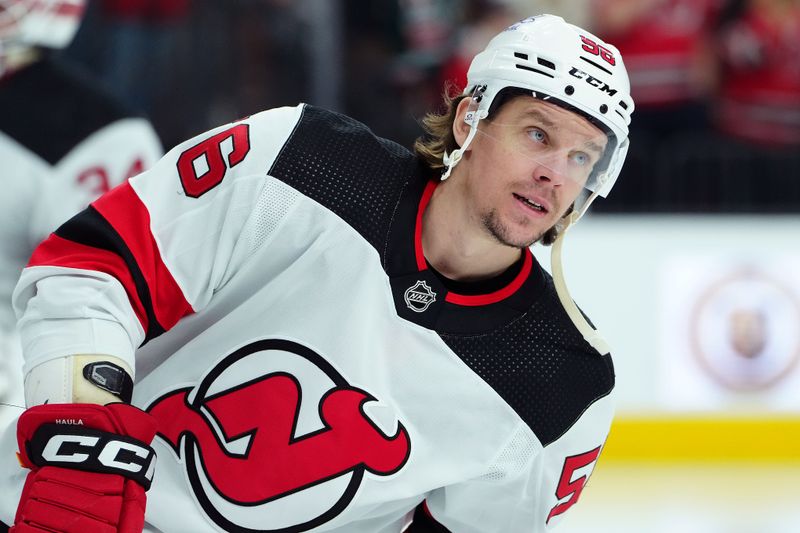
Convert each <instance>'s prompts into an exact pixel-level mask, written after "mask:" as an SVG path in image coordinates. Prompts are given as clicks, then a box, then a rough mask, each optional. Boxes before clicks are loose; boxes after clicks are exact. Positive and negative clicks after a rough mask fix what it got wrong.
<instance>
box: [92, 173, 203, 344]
mask: <svg viewBox="0 0 800 533" xmlns="http://www.w3.org/2000/svg"><path fill="white" fill-rule="evenodd" d="M92 207H94V208H95V209H96V210H97V211H98V212H99V213H100V214H101V215H102V216H103V218H105V219H106V220H107V221H108V223H109V224H111V226H112V227H113V228H114V230H115V231H116V233H117V234H118V235H119V237H120V238H121V239H122V241H123V242H124V244H125V246H126V248H127V249H128V250H129V251H130V253H131V255H132V256H133V261H134V263H135V265H136V266H137V267H138V269H139V270H140V271H141V275H142V277H143V278H144V281H145V284H146V286H147V289H148V292H149V296H150V300H151V302H152V306H153V314H154V315H155V318H156V320H157V321H158V323H159V324H160V325H161V326H162V327H163V328H164V329H165V330H168V329H170V328H171V327H172V326H174V325H175V324H176V323H177V322H178V320H180V319H181V318H182V317H184V316H186V315H188V314H191V313H193V312H194V310H193V309H192V306H191V305H190V304H189V302H188V301H187V300H186V297H185V296H184V294H183V291H182V290H181V288H180V286H179V285H178V283H177V282H176V281H175V278H174V277H173V276H172V273H171V272H170V271H169V269H168V268H167V266H166V265H165V264H164V261H163V259H162V258H161V253H160V251H159V249H158V246H157V245H156V241H155V239H154V238H153V234H152V232H151V230H150V213H149V212H148V211H147V208H146V207H145V205H144V204H143V203H142V201H141V199H140V198H139V196H138V195H137V194H136V192H135V191H134V190H133V188H132V187H131V185H130V183H128V182H125V183H124V184H122V185H120V186H119V187H117V188H115V189H114V190H112V191H111V192H109V193H107V194H105V195H103V196H102V197H100V198H99V199H98V200H97V201H95V202H94V203H93V204H92Z"/></svg>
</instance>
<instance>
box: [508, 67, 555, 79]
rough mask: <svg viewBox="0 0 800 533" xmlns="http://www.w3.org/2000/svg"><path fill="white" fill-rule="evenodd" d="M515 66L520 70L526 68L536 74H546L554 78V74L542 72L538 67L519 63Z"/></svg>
mask: <svg viewBox="0 0 800 533" xmlns="http://www.w3.org/2000/svg"><path fill="white" fill-rule="evenodd" d="M515 66H516V67H517V68H518V69H521V70H528V71H530V72H535V73H536V74H541V75H542V76H547V77H548V78H555V76H553V75H552V74H550V73H549V72H542V71H541V70H539V69H536V68H533V67H529V66H527V65H519V64H517V65H515Z"/></svg>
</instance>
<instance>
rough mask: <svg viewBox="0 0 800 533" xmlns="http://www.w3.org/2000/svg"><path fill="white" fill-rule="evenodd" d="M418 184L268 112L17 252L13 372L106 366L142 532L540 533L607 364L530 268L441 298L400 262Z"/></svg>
mask: <svg viewBox="0 0 800 533" xmlns="http://www.w3.org/2000/svg"><path fill="white" fill-rule="evenodd" d="M437 183H438V181H437V180H436V179H431V178H430V176H429V173H428V172H427V171H426V169H424V168H423V167H422V166H421V165H420V163H419V162H418V160H417V159H416V158H415V157H414V156H413V155H412V154H411V153H409V152H408V151H407V150H405V149H404V148H402V147H400V146H398V145H396V144H394V143H392V142H389V141H386V140H384V139H380V138H377V137H375V136H374V135H372V134H371V132H370V131H369V130H368V129H366V128H365V127H364V126H363V125H361V124H359V123H357V122H355V121H353V120H351V119H349V118H347V117H344V116H341V115H338V114H334V113H331V112H327V111H324V110H321V109H318V108H314V107H311V106H298V107H295V108H281V109H274V110H270V111H266V112H263V113H259V114H257V115H254V116H252V117H249V118H247V119H244V120H242V121H239V122H236V123H233V124H228V125H226V126H222V127H220V128H217V129H215V130H212V131H210V132H209V133H207V134H204V135H201V136H199V137H197V138H195V139H192V140H190V141H187V142H186V143H184V144H182V145H180V146H178V147H176V148H175V149H174V150H172V151H171V152H170V153H168V154H167V155H166V156H165V157H164V158H163V159H162V160H161V161H160V162H159V163H158V164H157V165H156V166H155V167H154V168H153V169H152V170H151V171H148V172H146V173H144V174H142V175H140V176H138V177H136V178H133V179H132V180H130V182H129V183H128V184H125V185H122V186H120V187H118V188H116V189H115V190H113V191H112V192H110V193H109V194H107V195H105V196H104V197H102V198H101V199H100V200H98V201H96V202H95V203H94V204H92V207H90V208H89V209H88V210H86V211H84V212H83V213H81V214H80V215H78V216H76V217H74V218H73V219H71V220H70V221H69V222H68V223H66V224H65V225H63V226H62V227H61V228H60V229H58V230H57V231H56V232H55V233H54V234H53V235H51V237H50V238H49V239H48V240H47V241H45V242H44V243H43V244H42V245H41V246H40V247H39V248H38V249H37V251H36V252H35V253H34V256H33V258H32V259H31V263H30V265H29V267H28V268H27V269H26V270H25V272H24V273H23V276H22V279H21V280H20V283H19V285H18V286H17V290H16V292H15V306H16V309H17V311H18V313H20V314H21V317H22V318H21V322H20V327H21V331H22V337H23V343H24V349H25V355H26V359H27V363H28V364H29V365H35V364H37V363H40V362H44V361H47V360H49V359H52V358H56V357H60V356H64V355H68V354H73V353H108V354H114V355H117V356H119V357H122V358H125V359H126V360H127V361H128V362H129V363H130V365H131V366H133V365H134V363H135V366H136V369H137V376H136V382H137V384H136V389H135V392H134V400H133V402H134V404H136V405H138V406H139V407H141V408H143V409H146V410H147V411H149V412H150V413H151V414H152V415H153V416H155V417H156V419H157V420H158V422H159V434H158V436H157V437H156V439H155V441H154V447H155V449H156V451H157V453H158V467H157V470H156V475H155V480H154V483H153V486H152V488H151V490H150V492H149V496H148V508H147V515H146V519H147V523H148V525H147V528H149V529H146V530H147V531H153V532H155V531H162V532H184V531H187V532H188V531H191V532H202V531H242V532H246V531H269V532H277V531H280V532H302V531H335V532H342V533H344V532H347V533H383V532H387V533H388V532H393V533H397V532H400V531H403V530H404V529H405V528H407V527H408V524H409V522H410V521H411V518H412V516H413V514H414V510H415V509H417V508H420V509H421V511H420V512H418V513H417V514H418V516H420V517H431V518H432V519H433V520H434V521H435V522H436V523H438V524H440V526H435V527H437V528H439V529H441V530H442V531H445V529H442V528H447V530H450V531H454V532H458V533H469V532H475V533H477V532H480V533H488V532H498V533H501V532H502V533H516V532H520V533H522V532H528V533H534V532H543V531H548V530H549V529H550V528H551V527H552V526H554V525H556V524H558V522H559V521H560V520H561V519H562V518H563V516H564V515H563V513H564V512H565V511H566V510H567V509H568V508H569V507H570V506H571V505H572V504H574V503H575V501H576V500H577V499H578V496H579V495H580V493H581V491H582V490H583V487H584V484H585V482H586V479H587V478H588V476H589V474H590V473H591V471H592V469H593V468H594V465H595V463H596V460H597V458H598V455H599V453H600V450H601V448H602V446H603V443H604V441H605V438H606V435H607V432H608V428H609V425H610V422H611V417H612V412H613V406H612V390H613V385H614V375H613V368H612V365H611V360H610V358H609V357H608V356H600V355H598V354H597V353H596V352H595V351H594V350H593V349H592V348H591V347H590V346H589V345H588V344H586V343H585V341H584V340H583V339H582V337H581V335H580V334H579V333H578V331H577V330H576V329H575V328H574V326H573V325H572V323H571V322H570V320H569V318H568V317H567V315H566V313H565V312H564V311H563V310H562V308H561V306H560V304H559V302H558V298H557V296H556V294H555V290H554V288H553V284H552V280H551V279H550V277H549V276H548V275H547V274H546V272H545V271H544V270H543V269H542V268H541V267H540V266H539V265H538V263H537V262H536V261H535V260H534V258H533V257H532V255H531V254H530V253H529V252H527V253H526V254H525V257H524V260H523V261H522V264H521V266H520V268H519V272H518V273H517V274H516V275H515V276H513V277H512V279H510V280H509V282H508V283H507V284H505V285H504V286H502V287H499V288H495V289H494V290H492V291H491V292H489V293H485V294H460V293H457V292H454V291H448V289H447V286H446V284H445V283H443V282H442V280H440V278H439V277H438V276H437V275H435V273H433V272H431V270H430V269H429V268H428V267H427V264H426V262H425V257H424V250H423V249H422V244H421V242H422V241H421V215H422V213H423V212H424V210H425V207H426V205H427V202H428V200H429V199H430V197H431V194H432V193H433V191H434V189H435V188H436V186H437ZM143 343H144V345H143V346H142V344H143ZM140 346H141V347H140ZM12 433H13V431H10V430H9V431H7V432H6V434H5V435H4V436H3V437H2V440H0V446H2V447H3V449H4V450H5V452H8V453H3V454H1V455H0V457H5V459H2V461H4V463H3V464H2V465H0V476H2V477H0V481H1V482H2V485H1V486H2V487H3V488H8V489H14V490H6V491H4V492H3V494H6V495H8V494H10V493H14V492H16V493H18V491H19V490H20V487H21V483H22V480H23V479H24V474H25V472H24V471H21V470H20V469H19V467H18V466H17V465H16V464H13V465H12V464H11V463H12V461H13V459H11V458H12V457H13V454H12V453H10V452H11V451H13V450H12V449H11V448H13V447H14V446H15V442H14V441H13V435H10V434H12ZM13 462H14V463H15V461H13ZM15 504H16V502H15V501H7V500H3V502H2V506H1V507H0V519H5V520H9V519H10V517H11V516H12V514H13V511H14V507H15ZM416 527H417V526H412V528H416Z"/></svg>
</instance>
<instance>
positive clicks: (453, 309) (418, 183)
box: [384, 170, 545, 334]
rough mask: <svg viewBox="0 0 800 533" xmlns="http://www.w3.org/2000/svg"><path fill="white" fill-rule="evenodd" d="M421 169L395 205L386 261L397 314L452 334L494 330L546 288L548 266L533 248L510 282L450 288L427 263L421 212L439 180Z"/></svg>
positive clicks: (530, 302) (525, 308) (527, 306)
mask: <svg viewBox="0 0 800 533" xmlns="http://www.w3.org/2000/svg"><path fill="white" fill-rule="evenodd" d="M425 174H426V172H425V171H423V170H420V172H419V173H418V175H417V176H416V177H415V178H413V179H412V180H411V181H410V182H409V183H408V184H407V186H406V188H405V190H404V191H403V195H402V197H401V199H400V201H399V203H398V205H397V207H396V209H395V214H394V217H393V218H392V226H391V228H390V232H389V240H388V243H387V246H386V252H385V254H384V265H385V268H386V271H387V274H388V275H389V278H390V281H391V285H392V293H393V296H394V300H395V307H396V310H397V312H398V314H399V315H400V316H401V317H403V318H406V319H408V320H411V321H412V322H415V323H417V324H419V325H422V326H425V327H428V328H430V329H436V330H437V331H441V332H451V333H473V334H474V333H478V332H486V331H491V330H492V329H495V328H497V327H500V326H502V325H504V324H507V323H508V322H510V321H512V320H514V319H516V318H518V317H519V316H521V315H522V314H523V313H525V312H526V311H527V310H528V309H529V308H530V306H531V305H532V303H533V302H534V301H535V300H536V299H537V298H538V297H539V296H540V295H541V293H542V290H543V289H544V286H545V283H544V276H545V274H544V271H543V270H542V268H541V266H540V265H539V264H538V263H537V261H536V260H535V259H534V257H533V254H531V251H530V250H525V255H524V258H523V264H522V268H521V269H520V272H519V273H518V274H517V276H515V277H514V279H513V280H511V281H510V282H509V283H508V284H507V285H506V286H504V287H502V288H500V289H498V290H495V291H492V292H489V293H486V294H475V295H472V294H471V295H466V294H458V293H456V292H452V291H448V290H447V288H446V287H445V286H444V285H443V284H442V282H441V281H440V280H439V278H438V277H437V276H436V274H435V273H434V272H433V271H431V269H429V268H428V265H427V263H426V261H425V254H424V251H423V249H422V215H423V213H424V212H425V209H426V207H427V206H428V203H429V202H430V199H431V197H432V196H433V192H434V191H435V190H436V187H437V186H438V184H439V181H438V180H437V179H435V178H433V179H428V178H427V177H426V176H425Z"/></svg>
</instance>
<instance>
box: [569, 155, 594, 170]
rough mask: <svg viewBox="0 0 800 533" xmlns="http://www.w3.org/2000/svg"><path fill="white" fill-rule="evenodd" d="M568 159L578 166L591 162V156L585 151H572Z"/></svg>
mask: <svg viewBox="0 0 800 533" xmlns="http://www.w3.org/2000/svg"><path fill="white" fill-rule="evenodd" d="M570 159H571V160H572V162H573V163H575V164H576V165H578V166H580V167H585V166H587V165H589V164H590V163H591V162H592V158H591V156H589V154H587V153H586V152H573V153H572V154H570Z"/></svg>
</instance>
